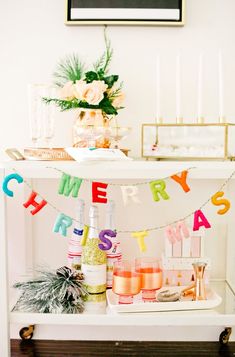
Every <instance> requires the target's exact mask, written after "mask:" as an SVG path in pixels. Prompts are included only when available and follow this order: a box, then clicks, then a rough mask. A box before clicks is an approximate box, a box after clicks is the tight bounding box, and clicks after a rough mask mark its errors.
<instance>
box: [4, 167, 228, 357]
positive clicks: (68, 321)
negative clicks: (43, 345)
mask: <svg viewBox="0 0 235 357" xmlns="http://www.w3.org/2000/svg"><path fill="white" fill-rule="evenodd" d="M53 167H54V168H57V169H60V170H61V171H64V172H66V173H69V174H71V175H74V176H79V177H81V178H88V179H107V180H109V179H110V180H132V181H135V180H146V181H148V180H151V179H157V178H164V177H167V176H170V175H171V174H174V173H176V172H180V171H182V170H184V169H187V168H189V167H194V168H195V169H192V170H190V172H189V180H194V179H197V180H208V179H217V180H218V179H219V180H225V179H227V178H228V177H229V176H230V175H231V173H232V172H233V171H234V170H235V163H233V162H195V161H194V162H152V161H149V162H147V161H130V162H129V161H128V162H92V163H83V164H80V163H77V162H59V161H58V162H50V161H48V162H45V161H44V162H39V161H37V162H36V161H35V162H32V161H31V162H30V161H21V162H19V161H14V162H7V163H2V164H0V173H1V175H0V179H1V181H2V179H3V178H4V176H5V175H6V174H8V173H11V172H12V170H13V169H14V170H16V172H18V173H19V174H21V175H22V176H23V177H25V178H29V179H58V178H59V177H60V176H61V174H60V172H58V171H56V170H54V169H53ZM233 178H235V177H233ZM5 201H6V198H5V196H4V195H3V193H2V192H1V200H0V220H1V226H0V237H1V240H0V276H1V279H0V289H1V292H2V294H1V304H0V315H1V320H2V323H1V327H0V328H1V331H0V332H1V333H0V340H1V341H3V343H1V344H0V356H4V357H5V356H7V355H8V354H9V324H10V323H11V324H20V325H21V327H23V325H27V324H30V325H53V326H55V325H56V326H57V325H60V326H63V325H66V326H68V325H70V326H88V327H89V326H90V327H92V326H94V327H97V326H99V327H113V328H115V327H117V326H122V327H132V329H133V334H135V328H141V327H143V328H145V327H148V328H153V327H154V328H156V329H157V328H158V327H160V326H163V327H166V328H168V327H173V328H174V327H198V328H200V326H204V327H220V328H221V331H222V330H223V329H224V328H225V327H232V326H235V293H234V289H235V286H234V281H235V277H234V275H235V271H233V267H234V262H233V261H232V262H231V260H233V258H234V254H233V253H232V247H233V250H234V251H235V241H234V239H233V241H234V242H233V241H232V239H230V236H231V232H232V231H230V230H229V229H228V232H227V233H228V239H227V240H228V242H227V253H226V254H227V260H228V266H227V276H226V279H225V280H224V281H221V280H220V281H213V283H212V288H213V289H214V290H215V291H216V292H217V293H218V294H219V295H220V296H221V297H222V299H223V302H222V304H221V305H220V306H218V307H217V308H216V309H214V310H204V311H195V310H194V311H188V312H187V311H175V312H161V313H131V314H130V313H129V314H128V313H122V314H114V313H111V312H110V311H107V313H106V314H103V315H88V314H81V315H67V314H61V315H56V314H31V313H30V314H29V313H20V312H9V311H10V306H9V305H10V304H9V298H8V293H7V291H8V276H7V270H8V268H7V267H8V260H7V254H6V253H7V227H6V202H5ZM231 254H233V255H231ZM231 277H233V279H231ZM170 338H171V337H170V336H169V339H170Z"/></svg>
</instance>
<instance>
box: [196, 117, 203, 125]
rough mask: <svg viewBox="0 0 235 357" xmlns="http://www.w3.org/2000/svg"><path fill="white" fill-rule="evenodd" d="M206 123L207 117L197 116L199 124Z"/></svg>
mask: <svg viewBox="0 0 235 357" xmlns="http://www.w3.org/2000/svg"><path fill="white" fill-rule="evenodd" d="M204 123H205V118H204V117H198V118H197V124H204Z"/></svg>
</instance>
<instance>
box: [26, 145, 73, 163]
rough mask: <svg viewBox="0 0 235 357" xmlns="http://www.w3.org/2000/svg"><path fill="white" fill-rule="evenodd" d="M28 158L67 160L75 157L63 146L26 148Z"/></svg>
mask: <svg viewBox="0 0 235 357" xmlns="http://www.w3.org/2000/svg"><path fill="white" fill-rule="evenodd" d="M24 157H25V159H26V160H44V161H65V160H66V161H67V160H73V158H72V157H71V156H70V155H69V154H68V153H67V152H66V151H65V150H64V149H63V148H52V149H49V148H25V149H24Z"/></svg>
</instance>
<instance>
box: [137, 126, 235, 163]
mask: <svg viewBox="0 0 235 357" xmlns="http://www.w3.org/2000/svg"><path fill="white" fill-rule="evenodd" d="M141 136H142V138H141V146H142V148H141V153H142V157H144V158H146V159H156V160H235V124H231V123H195V124H184V123H181V124H142V135H141Z"/></svg>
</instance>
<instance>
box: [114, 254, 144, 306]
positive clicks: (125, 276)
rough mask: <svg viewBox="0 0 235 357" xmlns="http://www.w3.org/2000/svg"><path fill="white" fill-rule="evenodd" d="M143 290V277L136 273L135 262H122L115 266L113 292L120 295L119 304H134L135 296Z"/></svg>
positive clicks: (116, 263)
mask: <svg viewBox="0 0 235 357" xmlns="http://www.w3.org/2000/svg"><path fill="white" fill-rule="evenodd" d="M140 289H141V275H140V273H138V272H136V271H135V265H134V262H131V261H128V260H122V261H119V262H115V263H114V265H113V286H112V290H113V292H114V293H115V294H117V295H119V304H132V303H133V296H134V295H137V294H139V292H140Z"/></svg>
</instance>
